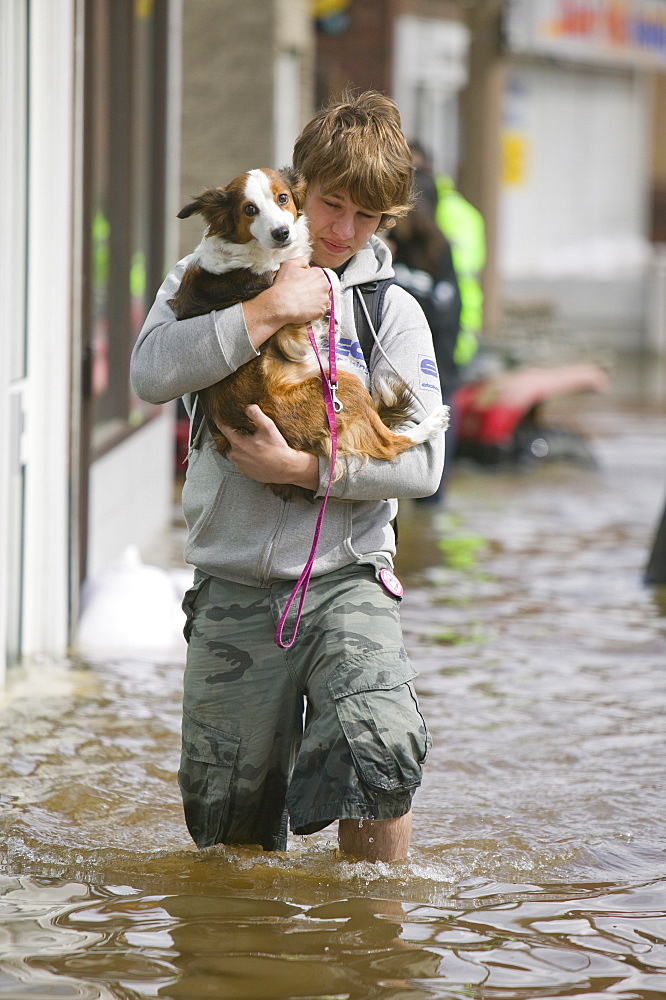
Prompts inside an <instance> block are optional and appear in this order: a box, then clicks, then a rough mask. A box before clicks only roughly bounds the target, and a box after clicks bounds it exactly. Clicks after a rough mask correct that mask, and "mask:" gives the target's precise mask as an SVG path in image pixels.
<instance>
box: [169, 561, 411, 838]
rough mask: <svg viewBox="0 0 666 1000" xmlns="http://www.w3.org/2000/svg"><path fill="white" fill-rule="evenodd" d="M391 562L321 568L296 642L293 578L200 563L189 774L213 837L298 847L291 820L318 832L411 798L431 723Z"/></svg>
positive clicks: (191, 616) (192, 803) (190, 596)
mask: <svg viewBox="0 0 666 1000" xmlns="http://www.w3.org/2000/svg"><path fill="white" fill-rule="evenodd" d="M380 565H383V564H380ZM380 565H378V566H376V567H374V566H371V565H367V564H364V565H355V566H350V567H346V568H344V569H342V570H338V571H336V572H334V573H330V574H327V575H326V576H323V577H318V578H313V579H312V580H311V582H310V587H309V590H308V594H307V598H306V601H305V606H304V610H303V616H302V619H301V624H300V626H299V634H298V638H297V639H296V642H295V644H294V645H293V646H292V647H291V649H287V650H283V649H280V648H278V646H276V644H275V641H274V637H275V628H276V624H277V622H278V620H279V618H280V615H281V613H282V611H283V609H284V606H285V604H286V601H287V599H288V597H289V594H290V593H291V589H292V587H293V583H292V582H290V581H281V582H278V583H274V584H272V585H270V586H268V587H266V588H261V589H259V588H254V587H247V586H243V585H240V584H235V583H230V582H228V581H225V580H220V579H218V578H213V577H209V576H203V575H202V574H199V573H197V578H196V582H195V585H194V586H193V588H192V589H191V590H189V591H188V593H187V594H186V595H185V600H184V603H183V608H184V610H185V612H186V615H187V622H186V626H185V634H186V637H187V639H188V655H187V667H186V671H185V681H184V699H183V749H182V757H181V766H180V771H179V774H178V779H179V784H180V789H181V793H182V797H183V805H184V809H185V818H186V821H187V825H188V829H189V831H190V833H191V835H192V838H193V840H194V841H195V843H196V844H197V845H198V846H199V847H208V846H210V845H212V844H217V843H225V844H260V845H261V846H262V847H263V848H264V849H265V850H284V849H285V847H286V844H287V826H288V823H289V825H290V827H291V830H292V831H293V832H294V833H297V834H306V833H313V832H315V831H316V830H320V829H323V827H325V826H327V825H328V824H329V823H332V822H333V821H334V820H336V819H377V820H383V819H390V818H393V817H398V816H402V815H404V813H406V812H408V811H409V809H410V807H411V801H412V796H413V794H414V791H415V789H416V787H417V786H418V785H419V784H420V783H421V773H422V765H423V763H424V761H425V758H426V756H427V753H428V750H429V748H430V737H429V734H428V731H427V728H426V725H425V722H424V720H423V718H422V716H421V714H420V712H419V709H418V704H417V701H416V696H415V693H414V689H413V687H412V684H411V680H412V678H413V677H414V676H415V673H416V672H415V671H414V669H413V668H412V666H411V664H410V662H409V659H408V657H407V654H406V652H405V649H404V646H403V641H402V632H401V628H400V621H399V615H398V601H397V599H396V598H395V597H393V596H392V595H391V594H389V593H387V591H386V590H384V588H383V586H382V585H381V583H379V582H378V579H377V575H376V574H377V572H378V570H379V568H380ZM292 611H293V609H292ZM284 634H285V636H288V635H291V629H290V628H289V622H288V623H287V627H286V629H285V633H284Z"/></svg>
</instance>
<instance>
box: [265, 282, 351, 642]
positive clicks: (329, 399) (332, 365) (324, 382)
mask: <svg viewBox="0 0 666 1000" xmlns="http://www.w3.org/2000/svg"><path fill="white" fill-rule="evenodd" d="M322 270H324V269H323V268H322ZM324 274H326V271H324ZM326 280H327V281H328V283H329V285H331V313H330V318H329V321H328V367H329V374H328V376H327V375H326V372H325V370H324V366H323V364H322V361H321V357H320V355H319V350H318V348H317V342H316V340H315V336H314V332H313V330H312V326H310V325H308V337H309V338H310V343H311V344H312V347H313V350H314V352H315V355H316V357H317V362H318V364H319V370H320V372H321V387H322V392H323V394H324V403H325V404H326V417H327V420H328V427H329V430H330V432H331V471H330V473H329V476H328V485H327V487H326V492H325V494H324V497H323V499H322V502H321V508H320V510H319V515H318V517H317V523H316V525H315V530H314V536H313V539H312V547H311V549H310V555H309V556H308V560H307V562H306V564H305V566H304V568H303V572H302V573H301V575H300V576H299V578H298V580H297V581H296V586H295V587H294V589H293V590H292V592H291V594H290V595H289V598H288V600H287V603H286V605H285V608H284V611H283V612H282V614H281V615H280V620H279V622H278V625H277V629H276V632H275V642H276V644H277V645H278V646H279V647H280V649H289V648H290V647H291V646H293V645H294V642H295V641H296V633H297V632H298V626H299V624H300V621H301V614H302V612H303V605H304V603H305V595H306V594H307V592H308V585H309V583H310V576H311V575H312V567H313V565H314V561H315V556H316V554H317V546H318V545H319V537H320V535H321V526H322V524H323V521H324V513H325V512H326V504H327V503H328V496H329V493H330V492H331V485H332V483H333V475H334V473H335V460H336V458H337V454H338V427H337V422H336V419H335V415H336V413H340V411H341V410H342V408H343V407H342V403H341V402H340V400H339V399H338V398H337V395H336V393H337V389H338V373H337V366H336V361H335V305H334V296H333V285H332V284H331V279H330V278H329V276H328V275H327V274H326ZM299 591H300V593H301V596H300V600H299V602H298V610H297V612H296V621H295V622H294V630H293V632H292V634H291V638H290V639H289V640H288V641H286V642H285V641H284V640H283V637H282V633H283V631H284V626H285V622H286V620H287V615H288V614H289V612H290V610H291V606H292V604H293V603H294V601H295V600H296V596H297V594H298V592H299Z"/></svg>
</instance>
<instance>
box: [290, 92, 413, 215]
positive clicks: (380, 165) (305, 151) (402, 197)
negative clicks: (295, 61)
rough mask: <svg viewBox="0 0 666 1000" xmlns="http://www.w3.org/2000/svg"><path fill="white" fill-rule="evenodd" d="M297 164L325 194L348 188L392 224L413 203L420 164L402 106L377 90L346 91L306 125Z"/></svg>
mask: <svg viewBox="0 0 666 1000" xmlns="http://www.w3.org/2000/svg"><path fill="white" fill-rule="evenodd" d="M293 163H294V167H296V169H297V170H299V171H300V172H301V173H302V174H303V176H304V177H305V180H306V181H307V183H308V184H312V183H315V184H318V185H319V187H320V188H321V190H322V192H323V193H324V194H332V193H333V192H334V191H342V192H344V193H345V194H347V195H348V196H349V197H350V198H351V200H352V201H353V202H355V203H356V204H357V205H358V206H359V207H360V208H364V209H366V210H367V211H370V212H381V213H382V220H381V222H380V226H381V227H384V228H386V227H387V226H391V225H393V221H394V219H396V218H399V217H400V216H402V215H406V214H407V213H408V212H409V211H410V209H411V207H412V198H413V195H412V186H413V179H414V166H413V162H412V154H411V151H410V149H409V145H408V144H407V140H406V139H405V136H404V135H403V133H402V130H401V128H400V112H399V111H398V109H397V107H396V105H395V104H394V103H393V101H392V100H390V98H388V97H385V96H384V94H380V93H378V92H377V91H375V90H368V91H365V93H362V94H353V93H351V92H349V91H346V92H345V93H344V94H343V95H342V97H341V99H340V100H338V101H334V102H333V103H331V104H329V105H328V106H327V107H325V108H324V109H323V110H322V111H320V112H319V113H318V114H317V115H315V117H314V118H313V119H312V121H310V122H308V124H307V125H306V126H305V128H304V129H303V131H302V132H301V134H300V135H299V137H298V139H297V140H296V144H295V146H294V158H293Z"/></svg>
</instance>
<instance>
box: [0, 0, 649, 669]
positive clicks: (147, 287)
mask: <svg viewBox="0 0 666 1000" xmlns="http://www.w3.org/2000/svg"><path fill="white" fill-rule="evenodd" d="M0 47H1V48H0V107H2V118H1V125H0V129H1V133H0V162H1V163H2V178H3V185H2V192H1V194H0V198H1V199H2V219H3V227H2V231H1V232H0V271H1V273H2V275H3V279H4V282H5V294H4V295H3V296H2V298H1V299H0V324H1V332H2V336H1V338H0V407H1V411H0V574H1V575H0V591H1V595H2V597H1V600H0V663H4V662H5V661H6V662H8V663H10V664H11V663H14V662H16V661H17V660H18V659H19V658H20V657H21V656H22V655H34V654H38V653H44V654H51V655H61V654H62V653H64V651H65V650H66V649H67V648H68V645H69V643H70V642H71V640H72V638H73V637H74V636H75V633H76V622H77V618H78V613H79V595H80V588H81V585H82V583H83V582H84V581H85V580H86V579H90V578H95V577H97V576H99V575H100V574H102V573H103V572H104V571H105V569H107V568H108V567H109V565H110V564H111V563H112V562H113V560H114V559H115V558H117V556H118V555H119V554H120V553H121V552H122V551H123V549H124V548H125V547H126V546H127V545H128V544H136V545H138V546H139V548H142V547H145V546H148V545H151V544H152V543H154V540H155V538H156V537H158V536H159V534H160V532H162V531H163V530H164V528H165V526H166V525H167V524H168V521H169V519H170V516H171V505H172V483H173V474H174V473H173V469H174V461H173V450H174V434H173V419H174V408H173V405H172V404H169V405H167V406H163V407H153V406H149V405H147V404H144V403H142V402H141V401H140V400H138V399H137V398H136V397H135V396H134V395H133V393H132V391H131V388H130V385H129V355H130V351H131V347H132V344H133V342H134V339H135V338H136V335H137V333H138V331H139V329H140V327H141V324H142V322H143V318H144V316H145V313H146V312H147V310H148V308H149V306H150V303H151V302H152V299H153V297H154V294H155V291H156V289H157V287H158V286H159V284H160V281H161V278H162V276H163V275H164V274H165V273H166V271H167V270H168V269H169V267H170V266H171V265H172V264H173V263H174V262H175V260H176V259H177V258H178V257H179V256H181V255H183V254H185V253H187V252H189V250H191V249H192V247H193V246H194V245H195V243H196V242H197V241H198V239H199V236H200V230H199V225H198V223H197V221H196V220H188V221H187V222H183V223H176V220H175V216H176V213H177V211H178V210H179V208H180V207H181V205H182V204H183V203H184V202H185V200H186V199H188V198H189V196H190V195H192V194H195V193H197V192H198V191H199V190H200V189H202V188H203V187H205V186H209V185H214V184H218V183H223V182H224V181H226V180H227V179H229V178H231V177H232V176H234V175H235V174H237V173H238V172H240V171H241V170H245V169H248V168H249V167H254V166H269V165H273V166H280V165H284V164H285V163H287V162H288V161H289V159H290V154H291V148H292V144H293V140H294V138H295V137H296V135H297V134H298V132H299V130H300V128H301V126H302V125H303V124H304V122H305V121H306V120H307V119H308V118H309V116H310V115H311V114H312V112H313V111H314V109H315V107H316V106H318V104H320V103H321V102H322V101H324V100H326V99H327V98H328V97H329V96H338V95H339V94H340V92H341V91H342V90H343V89H344V88H345V87H347V86H350V85H351V86H354V87H356V88H359V89H365V88H367V87H376V88H378V89H380V90H382V91H384V92H386V93H388V94H389V95H391V96H392V97H394V98H395V100H396V101H397V102H398V105H399V107H400V110H401V113H402V116H403V125H404V129H405V132H406V134H407V135H408V136H409V137H410V138H414V139H418V140H419V141H420V143H421V144H422V146H423V147H424V148H425V149H426V150H427V151H428V153H429V154H430V157H431V159H432V163H433V169H434V172H435V173H436V174H438V175H439V174H446V175H448V176H450V177H452V178H453V179H454V181H455V183H456V185H457V186H458V189H459V190H460V191H461V192H462V193H463V194H464V195H465V196H466V198H468V199H469V201H470V202H471V203H472V204H473V205H475V206H476V207H477V208H478V209H480V211H481V212H482V214H483V216H484V218H485V222H486V235H487V263H486V267H485V270H484V275H483V284H484V292H485V321H484V331H485V333H486V334H487V335H488V336H490V337H492V336H497V335H498V334H499V332H500V331H501V330H502V329H504V327H505V325H506V316H507V314H508V313H510V311H511V310H512V309H514V310H515V309H520V308H525V309H528V310H529V308H530V306H531V305H533V304H534V303H537V304H540V305H541V307H543V308H546V309H548V310H550V311H551V312H552V314H553V315H556V316H559V317H561V318H562V320H563V321H564V322H566V323H568V324H569V325H570V326H571V327H572V328H574V329H580V330H581V331H584V332H586V333H588V332H589V331H592V332H593V333H594V335H595V337H597V338H598V339H599V340H600V341H602V342H604V343H608V344H612V345H613V346H614V347H620V348H622V349H626V350H629V351H641V350H651V351H660V352H663V351H665V350H666V262H665V259H664V255H663V254H662V252H661V249H660V246H661V244H662V243H663V242H666V129H665V128H664V125H666V0H262V2H261V3H258V2H250V3H246V4H239V3H237V2H235V0H59V2H58V3H57V4H55V3H53V2H52V0H31V2H30V3H26V2H25V0H0ZM0 672H1V667H0Z"/></svg>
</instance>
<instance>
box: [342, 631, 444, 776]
mask: <svg viewBox="0 0 666 1000" xmlns="http://www.w3.org/2000/svg"><path fill="white" fill-rule="evenodd" d="M415 675H416V671H415V670H414V669H413V667H412V666H411V664H410V663H409V661H408V659H407V656H406V654H405V651H404V650H403V649H395V650H387V649H383V650H382V651H381V652H378V653H370V654H367V655H364V656H357V657H354V658H352V659H351V660H347V661H345V663H342V664H340V666H338V667H336V669H335V670H334V671H333V673H332V674H331V677H330V678H329V681H328V687H329V691H330V692H331V696H332V697H333V700H334V701H335V707H336V710H337V713H338V719H339V721H340V725H341V726H342V730H343V732H344V734H345V737H346V739H347V742H348V744H349V748H350V750H351V753H352V757H353V759H354V764H355V767H356V770H357V773H358V775H359V778H360V779H361V780H362V781H363V782H364V783H365V784H366V785H369V786H370V787H371V788H373V789H377V790H380V791H384V792H399V791H405V790H407V789H409V788H414V787H415V786H416V785H420V784H421V776H422V768H423V763H424V762H425V759H426V757H427V754H428V750H429V749H430V736H429V734H428V730H427V727H426V724H425V721H424V719H423V716H422V715H421V713H420V711H419V708H418V704H417V701H416V695H415V693H414V689H413V687H412V685H411V683H410V682H411V679H412V678H413V677H414V676H415Z"/></svg>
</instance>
